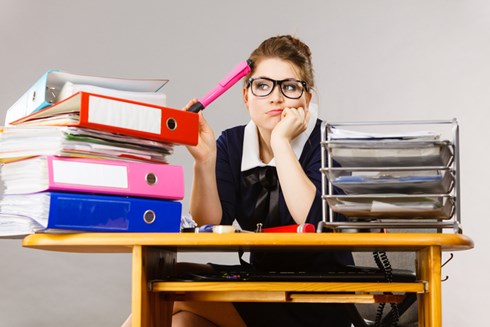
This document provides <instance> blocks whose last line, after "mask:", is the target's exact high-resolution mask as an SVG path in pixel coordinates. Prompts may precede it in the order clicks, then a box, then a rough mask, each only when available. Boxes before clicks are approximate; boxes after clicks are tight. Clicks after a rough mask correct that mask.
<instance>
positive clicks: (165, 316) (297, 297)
mask: <svg viewBox="0 0 490 327" xmlns="http://www.w3.org/2000/svg"><path fill="white" fill-rule="evenodd" d="M23 246H25V247H29V248H36V249H42V250H52V251H64V252H83V253H114V252H128V253H132V260H133V261H132V304H131V305H132V323H133V327H139V326H141V327H147V326H170V325H171V313H172V303H173V301H174V300H175V299H184V300H193V301H247V300H250V299H255V300H257V292H260V294H261V295H263V296H261V297H260V300H259V301H273V302H275V301H288V302H308V301H310V302H311V301H318V302H353V303H357V302H365V301H370V300H372V299H375V295H374V294H375V293H380V292H416V293H417V294H418V303H419V304H418V305H419V326H431V327H438V326H441V325H442V322H441V320H442V308H441V252H442V251H458V250H467V249H471V248H472V247H473V241H472V240H471V239H470V238H468V237H466V236H464V235H461V234H409V233H406V234H405V233H404V234H401V233H400V234H398V233H396V234H395V233H393V234H379V233H323V234H316V233H311V234H286V233H278V234H275V233H264V234H255V233H234V234H213V233H201V234H193V233H189V234H187V233H183V234H178V233H175V234H171V233H164V234H143V233H135V234H129V233H111V234H105V233H104V234H103V233H100V234H99V233H83V234H36V235H31V236H28V237H26V238H25V239H24V240H23ZM259 248H260V249H292V248H294V249H297V250H313V249H325V250H340V249H343V250H351V251H355V252H360V251H396V252H399V251H402V252H403V251H406V252H416V254H417V257H416V258H417V260H416V269H417V277H418V280H419V281H418V282H415V283H331V282H322V283H304V282H294V283H284V282H274V283H271V282H267V283H264V282H262V283H261V282H253V283H252V282H241V283H240V282H237V283H235V282H212V283H211V282H158V283H153V284H152V285H151V288H150V287H149V284H148V281H150V280H152V279H154V278H155V277H157V276H158V275H159V274H160V273H162V272H164V271H166V270H172V269H173V267H174V264H175V262H176V254H177V252H230V251H237V250H238V249H243V250H245V251H248V250H250V249H259ZM312 292H313V293H315V294H313V295H311V293H312ZM352 292H356V294H354V296H353V297H352V298H351V299H350V300H349V296H348V295H349V294H347V293H352ZM331 293H335V294H331ZM339 293H340V296H339ZM342 293H345V296H342ZM310 295H311V296H310ZM357 295H359V296H357ZM315 296H317V297H318V298H317V299H316V300H315V299H314V297H315ZM179 297H180V298H179Z"/></svg>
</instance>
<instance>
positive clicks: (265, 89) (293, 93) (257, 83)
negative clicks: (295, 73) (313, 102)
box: [247, 77, 308, 99]
mask: <svg viewBox="0 0 490 327" xmlns="http://www.w3.org/2000/svg"><path fill="white" fill-rule="evenodd" d="M276 85H279V88H280V90H281V93H282V94H283V95H284V96H285V97H286V98H289V99H299V98H301V96H302V95H303V92H304V90H306V91H308V84H306V82H305V81H300V80H297V79H294V78H288V79H283V80H281V81H277V80H273V79H270V78H267V77H257V78H253V77H252V78H250V79H249V80H248V81H247V87H250V90H251V91H252V94H253V95H255V96H256V97H266V96H268V95H269V94H271V93H272V91H274V88H275V87H276Z"/></svg>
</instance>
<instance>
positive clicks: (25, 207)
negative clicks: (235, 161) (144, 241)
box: [0, 71, 198, 236]
mask: <svg viewBox="0 0 490 327" xmlns="http://www.w3.org/2000/svg"><path fill="white" fill-rule="evenodd" d="M166 82H167V80H144V79H139V80H135V79H119V78H106V77H92V76H83V75H76V74H70V73H66V72H59V71H48V72H47V73H46V74H44V75H43V76H42V77H41V78H40V79H39V80H38V81H37V82H36V83H35V84H34V85H33V86H32V87H31V88H30V89H29V90H28V91H27V92H26V93H25V94H24V95H23V96H22V97H20V98H19V100H18V101H17V102H16V103H15V104H14V105H13V106H12V107H11V108H9V109H8V111H7V119H6V123H5V126H4V127H3V128H2V129H1V134H0V163H3V165H2V167H1V169H0V182H2V184H3V189H4V191H3V194H2V195H1V197H0V236H15V235H25V234H29V233H33V232H39V231H43V232H53V231H56V232H59V231H66V230H70V231H119V232H121V231H126V232H127V231H129V232H178V231H180V219H181V203H180V202H179V200H182V199H183V197H184V176H183V168H182V167H181V166H175V165H170V164H168V156H170V155H171V154H172V152H173V146H174V145H176V144H196V143H197V135H198V116H197V114H195V113H190V112H185V111H182V110H178V109H171V108H167V107H164V105H165V102H166V96H165V95H164V94H163V93H161V92H158V91H159V90H160V89H161V88H162V87H163V85H165V83H166Z"/></svg>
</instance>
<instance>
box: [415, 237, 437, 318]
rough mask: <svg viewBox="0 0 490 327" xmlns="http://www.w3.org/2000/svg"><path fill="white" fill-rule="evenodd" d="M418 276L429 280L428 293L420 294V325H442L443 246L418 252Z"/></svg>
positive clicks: (431, 247)
mask: <svg viewBox="0 0 490 327" xmlns="http://www.w3.org/2000/svg"><path fill="white" fill-rule="evenodd" d="M417 276H418V278H419V279H421V280H425V281H427V283H428V285H427V287H428V289H427V293H425V294H419V295H418V309H419V326H422V327H441V326H442V307H441V248H440V247H439V246H430V247H427V248H424V249H422V250H420V251H419V252H417Z"/></svg>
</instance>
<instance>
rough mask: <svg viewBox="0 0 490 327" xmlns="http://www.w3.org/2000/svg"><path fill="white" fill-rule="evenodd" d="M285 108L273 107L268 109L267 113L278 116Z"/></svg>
mask: <svg viewBox="0 0 490 327" xmlns="http://www.w3.org/2000/svg"><path fill="white" fill-rule="evenodd" d="M282 111H283V109H272V110H269V111H267V114H268V115H270V116H276V115H280V114H282Z"/></svg>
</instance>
